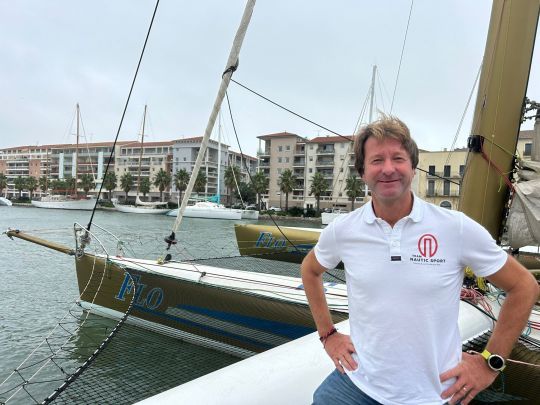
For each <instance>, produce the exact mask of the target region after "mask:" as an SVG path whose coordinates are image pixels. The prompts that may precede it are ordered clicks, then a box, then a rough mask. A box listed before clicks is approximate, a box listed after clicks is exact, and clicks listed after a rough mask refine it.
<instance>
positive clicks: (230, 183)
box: [225, 165, 240, 205]
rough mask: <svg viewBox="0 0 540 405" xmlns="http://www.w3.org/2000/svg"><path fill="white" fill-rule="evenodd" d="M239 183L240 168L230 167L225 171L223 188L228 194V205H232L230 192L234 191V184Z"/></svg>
mask: <svg viewBox="0 0 540 405" xmlns="http://www.w3.org/2000/svg"><path fill="white" fill-rule="evenodd" d="M239 181H240V168H239V167H238V166H236V165H231V166H229V167H227V169H226V170H225V187H227V193H228V194H229V205H231V204H232V196H233V193H232V191H233V190H234V189H236V183H237V182H239Z"/></svg>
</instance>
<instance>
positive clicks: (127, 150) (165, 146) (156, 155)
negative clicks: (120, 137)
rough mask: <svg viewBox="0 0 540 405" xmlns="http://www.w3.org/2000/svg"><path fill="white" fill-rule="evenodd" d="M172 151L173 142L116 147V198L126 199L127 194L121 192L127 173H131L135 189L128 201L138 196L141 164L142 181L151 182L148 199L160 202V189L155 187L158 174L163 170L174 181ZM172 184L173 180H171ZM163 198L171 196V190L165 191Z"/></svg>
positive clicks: (120, 145) (127, 144) (125, 144)
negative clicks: (145, 179)
mask: <svg viewBox="0 0 540 405" xmlns="http://www.w3.org/2000/svg"><path fill="white" fill-rule="evenodd" d="M141 147H142V156H141ZM172 149H173V141H162V142H145V143H144V144H142V145H141V143H140V142H138V141H132V142H123V143H121V144H117V145H116V150H115V156H116V159H115V165H114V172H115V174H116V180H117V183H116V187H117V191H116V192H115V196H116V197H118V198H119V199H125V195H126V194H125V192H123V191H121V192H119V191H118V190H121V189H122V188H121V178H122V176H123V175H124V174H125V173H130V174H131V176H132V178H133V187H132V189H131V190H130V191H129V193H128V199H130V200H131V199H132V198H130V197H133V198H134V197H135V196H136V195H137V184H138V181H139V177H138V175H139V162H140V166H141V180H142V179H144V178H147V179H149V180H150V192H149V193H148V194H147V195H146V198H147V199H148V200H150V201H158V200H159V197H160V193H159V189H158V188H157V187H156V186H155V185H154V179H155V176H156V174H157V173H158V172H159V171H160V169H163V170H164V171H166V172H167V173H169V174H170V175H171V179H172V174H173V172H172ZM171 182H172V180H171ZM164 192H165V195H164V196H163V198H164V199H165V200H166V199H167V198H168V197H169V196H167V193H169V192H170V188H169V189H167V190H165V191H164Z"/></svg>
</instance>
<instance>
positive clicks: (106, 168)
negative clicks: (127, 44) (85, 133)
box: [86, 0, 159, 231]
mask: <svg viewBox="0 0 540 405" xmlns="http://www.w3.org/2000/svg"><path fill="white" fill-rule="evenodd" d="M158 6H159V0H156V5H155V7H154V12H153V14H152V19H151V20H150V25H149V26H148V31H147V33H146V38H145V39H144V45H143V47H142V50H141V55H140V56H139V61H138V63H137V68H136V69H135V74H134V75H133V80H132V81H131V87H130V89H129V93H128V96H127V99H126V103H125V105H124V111H123V112H122V117H121V118H120V123H119V124H118V129H117V131H116V136H115V138H114V142H113V145H112V147H111V153H110V155H109V159H108V160H107V166H105V171H104V172H103V178H105V176H106V175H107V173H108V171H109V167H110V165H111V161H112V159H113V156H114V149H115V146H116V143H117V142H118V137H119V136H120V130H121V129H122V124H123V123H124V117H125V116H126V111H127V108H128V105H129V100H130V99H131V94H132V92H133V88H134V87H135V81H136V80H137V75H138V74H139V69H140V67H141V63H142V59H143V56H144V51H145V50H146V45H147V44H148V38H149V37H150V32H151V31H152V26H153V25H154V19H155V17H156V13H157V9H158ZM104 183H105V182H104V181H102V182H101V185H100V186H99V191H98V194H97V196H96V203H95V204H94V208H93V209H92V214H91V215H90V221H89V222H88V225H87V227H86V229H87V230H88V231H90V228H91V227H92V221H93V220H94V214H95V213H96V209H97V205H98V201H99V196H100V195H101V192H102V190H103V184H104Z"/></svg>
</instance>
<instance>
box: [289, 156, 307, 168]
mask: <svg viewBox="0 0 540 405" xmlns="http://www.w3.org/2000/svg"><path fill="white" fill-rule="evenodd" d="M292 165H293V167H295V166H296V167H298V166H301V167H303V166H305V165H306V159H297V158H294V160H293V164H292Z"/></svg>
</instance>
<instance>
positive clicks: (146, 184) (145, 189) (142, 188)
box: [139, 177, 150, 197]
mask: <svg viewBox="0 0 540 405" xmlns="http://www.w3.org/2000/svg"><path fill="white" fill-rule="evenodd" d="M139 192H141V193H142V195H143V197H146V194H148V193H149V192H150V179H149V178H148V177H143V178H142V179H141V184H140V185H139Z"/></svg>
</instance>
